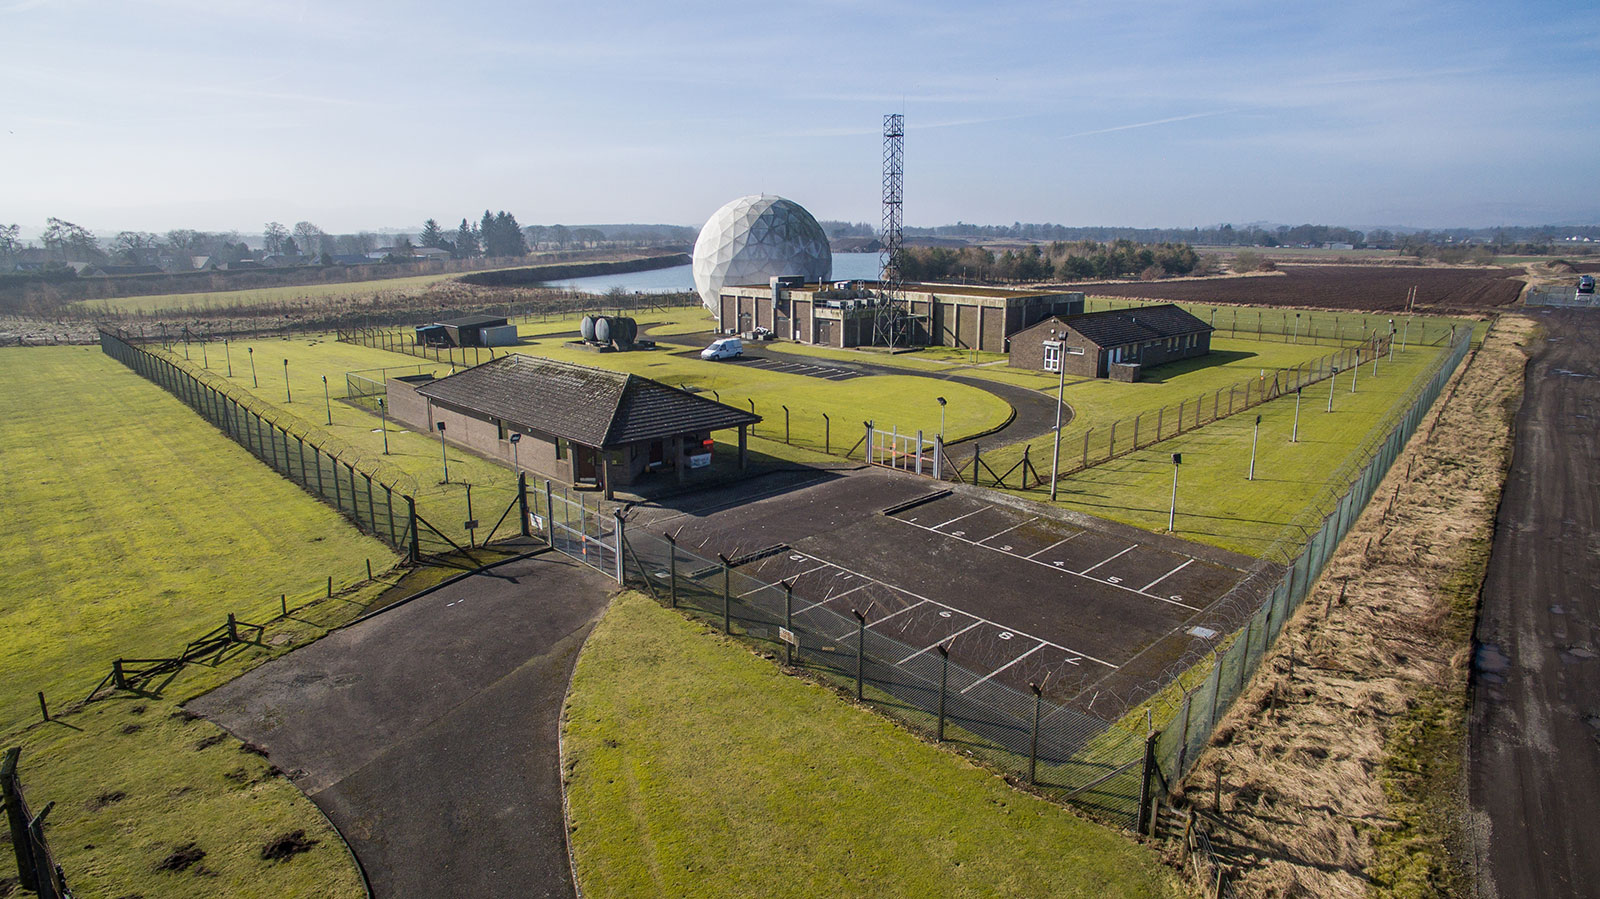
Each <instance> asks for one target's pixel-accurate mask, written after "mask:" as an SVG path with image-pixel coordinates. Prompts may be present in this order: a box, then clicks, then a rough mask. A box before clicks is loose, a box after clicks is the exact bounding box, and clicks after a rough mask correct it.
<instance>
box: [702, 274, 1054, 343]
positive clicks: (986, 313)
mask: <svg viewBox="0 0 1600 899" xmlns="http://www.w3.org/2000/svg"><path fill="white" fill-rule="evenodd" d="M878 293H879V286H878V284H877V282H874V281H840V282H835V283H830V284H814V283H807V284H798V283H793V282H792V281H791V280H790V279H773V283H771V284H767V285H758V286H753V287H723V288H722V290H721V294H720V300H721V302H720V303H718V305H717V308H716V310H715V311H716V313H717V327H718V329H719V330H721V331H722V332H723V333H725V334H729V333H750V332H753V331H755V330H756V329H758V328H759V329H765V330H768V331H771V332H772V333H773V334H774V335H775V336H777V337H779V338H781V339H784V340H794V341H797V342H799V343H809V344H816V345H817V346H831V347H856V346H871V345H872V342H873V320H874V318H875V317H876V316H877V314H878V308H879V303H880V302H881V300H880V299H879V297H878ZM904 295H905V303H906V311H907V312H908V313H909V315H910V317H911V328H910V334H909V335H908V340H907V343H908V344H909V345H911V346H950V347H960V348H962V349H977V350H984V351H987V352H991V353H1003V352H1005V351H1006V340H1007V338H1009V337H1010V336H1011V335H1012V334H1015V333H1017V332H1018V331H1021V330H1022V329H1024V328H1026V327H1028V326H1030V325H1032V324H1034V323H1035V322H1038V321H1040V320H1042V319H1045V318H1048V317H1050V316H1052V315H1073V314H1076V313H1079V312H1082V311H1083V294H1082V293H1080V292H1076V291H1072V292H1064V291H1051V290H1024V289H1016V288H1009V287H974V286H970V285H960V284H923V283H908V284H906V285H904Z"/></svg>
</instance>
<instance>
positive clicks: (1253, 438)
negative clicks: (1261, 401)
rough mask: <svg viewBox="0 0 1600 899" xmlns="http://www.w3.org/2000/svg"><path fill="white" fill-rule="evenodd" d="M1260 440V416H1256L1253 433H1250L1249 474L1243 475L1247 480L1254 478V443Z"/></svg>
mask: <svg viewBox="0 0 1600 899" xmlns="http://www.w3.org/2000/svg"><path fill="white" fill-rule="evenodd" d="M1260 442H1261V416H1260V415H1257V416H1256V428H1255V433H1253V434H1251V435H1250V474H1249V475H1248V476H1247V477H1245V480H1247V481H1253V480H1255V479H1256V445H1257V444H1258V443H1260Z"/></svg>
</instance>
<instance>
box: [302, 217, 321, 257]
mask: <svg viewBox="0 0 1600 899" xmlns="http://www.w3.org/2000/svg"><path fill="white" fill-rule="evenodd" d="M327 236H328V235H326V234H324V233H323V232H322V229H321V228H318V227H317V226H316V225H313V224H311V223H310V222H296V223H295V226H294V242H295V243H296V244H298V245H299V247H300V252H302V253H305V254H306V255H308V256H316V255H319V254H321V253H322V252H323V240H324V239H325V238H326V237H327Z"/></svg>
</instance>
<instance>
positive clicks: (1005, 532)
mask: <svg viewBox="0 0 1600 899" xmlns="http://www.w3.org/2000/svg"><path fill="white" fill-rule="evenodd" d="M1038 520H1039V516H1037V515H1035V516H1033V517H1032V518H1029V519H1028V520H1027V521H1019V522H1017V523H1016V524H1014V525H1012V526H1011V527H1008V528H1006V529H1005V530H1003V531H995V532H994V533H993V534H990V535H989V536H987V537H985V538H983V539H982V540H979V541H978V542H979V543H987V542H989V541H990V540H993V539H994V538H996V537H998V536H1000V535H1001V534H1009V533H1010V532H1012V531H1014V530H1016V529H1017V528H1020V527H1022V526H1023V525H1025V524H1033V523H1034V522H1035V521H1038ZM1073 536H1077V535H1073Z"/></svg>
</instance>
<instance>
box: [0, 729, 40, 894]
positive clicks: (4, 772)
mask: <svg viewBox="0 0 1600 899" xmlns="http://www.w3.org/2000/svg"><path fill="white" fill-rule="evenodd" d="M21 755H22V749H21V748H20V747H17V746H13V747H11V748H10V749H7V750H6V755H5V760H4V761H0V793H3V795H4V797H5V804H6V817H7V818H8V819H9V820H10V822H11V847H12V849H13V850H14V851H15V852H16V855H17V885H18V886H19V887H21V888H22V889H25V890H32V891H34V892H36V893H37V892H38V891H39V874H38V872H37V871H36V870H34V867H33V847H32V846H30V845H29V839H28V819H27V818H26V817H25V816H24V815H23V814H22V791H21V789H20V788H19V787H18V785H17V759H18V758H19V757H21Z"/></svg>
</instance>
